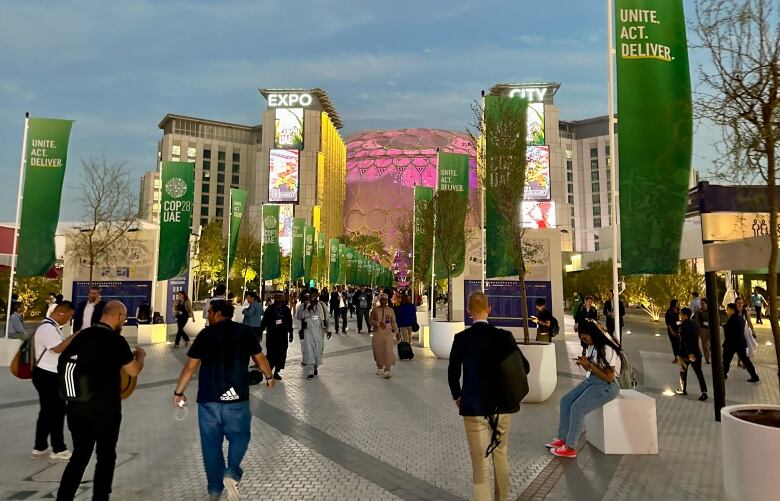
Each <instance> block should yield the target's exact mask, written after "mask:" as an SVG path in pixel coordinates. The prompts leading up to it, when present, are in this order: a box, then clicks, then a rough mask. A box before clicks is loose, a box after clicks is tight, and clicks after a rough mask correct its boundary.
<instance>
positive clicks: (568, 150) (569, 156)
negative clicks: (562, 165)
mask: <svg viewBox="0 0 780 501" xmlns="http://www.w3.org/2000/svg"><path fill="white" fill-rule="evenodd" d="M566 158H568V159H571V150H570V149H569V148H566ZM566 163H567V164H568V163H570V162H566Z"/></svg>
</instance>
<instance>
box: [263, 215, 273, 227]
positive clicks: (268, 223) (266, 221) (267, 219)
mask: <svg viewBox="0 0 780 501" xmlns="http://www.w3.org/2000/svg"><path fill="white" fill-rule="evenodd" d="M263 224H265V227H266V228H276V218H275V217H274V216H265V219H263Z"/></svg>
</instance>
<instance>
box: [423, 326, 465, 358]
mask: <svg viewBox="0 0 780 501" xmlns="http://www.w3.org/2000/svg"><path fill="white" fill-rule="evenodd" d="M465 328H466V324H464V323H463V322H441V321H438V320H432V321H431V326H430V329H431V330H430V341H431V351H432V352H433V354H434V355H436V358H443V359H445V360H449V358H450V352H451V351H452V342H453V341H454V340H455V334H457V333H458V332H461V331H463V330H464V329H465Z"/></svg>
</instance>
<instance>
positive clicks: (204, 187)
mask: <svg viewBox="0 0 780 501" xmlns="http://www.w3.org/2000/svg"><path fill="white" fill-rule="evenodd" d="M200 191H201V193H208V192H209V191H211V185H210V184H209V183H202V184H201V185H200Z"/></svg>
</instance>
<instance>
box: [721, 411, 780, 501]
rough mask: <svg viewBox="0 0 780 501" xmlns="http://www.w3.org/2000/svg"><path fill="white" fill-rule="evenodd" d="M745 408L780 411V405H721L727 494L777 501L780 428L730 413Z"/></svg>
mask: <svg viewBox="0 0 780 501" xmlns="http://www.w3.org/2000/svg"><path fill="white" fill-rule="evenodd" d="M746 409H767V410H776V411H780V406H777V405H764V404H748V405H731V406H728V407H724V408H723V409H721V411H720V418H721V425H720V430H721V446H722V448H723V449H722V454H721V455H722V457H723V486H724V488H725V490H726V496H727V497H728V498H729V499H731V500H740V501H742V500H748V499H749V500H750V501H777V499H778V485H777V477H776V475H777V473H778V472H780V454H778V450H780V428H774V427H771V426H764V425H761V424H756V423H751V422H749V421H744V420H742V419H739V418H736V417H734V416H733V415H732V414H731V413H732V412H733V411H737V410H746Z"/></svg>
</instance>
